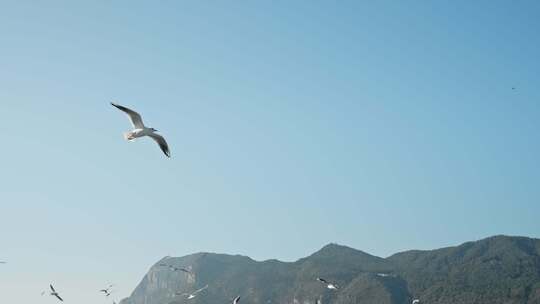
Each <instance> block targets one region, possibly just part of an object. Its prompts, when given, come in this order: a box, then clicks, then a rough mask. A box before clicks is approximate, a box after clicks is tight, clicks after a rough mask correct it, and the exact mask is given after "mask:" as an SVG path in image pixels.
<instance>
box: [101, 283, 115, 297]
mask: <svg viewBox="0 0 540 304" xmlns="http://www.w3.org/2000/svg"><path fill="white" fill-rule="evenodd" d="M113 286H114V285H113V284H110V285H109V286H108V287H107V288H105V289H101V290H100V291H99V292H103V293H104V294H105V296H106V297H108V296H110V295H111V293H112V291H111V288H113Z"/></svg>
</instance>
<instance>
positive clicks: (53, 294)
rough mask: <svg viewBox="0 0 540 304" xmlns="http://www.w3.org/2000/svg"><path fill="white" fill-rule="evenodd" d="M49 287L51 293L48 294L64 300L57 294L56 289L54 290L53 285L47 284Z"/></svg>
mask: <svg viewBox="0 0 540 304" xmlns="http://www.w3.org/2000/svg"><path fill="white" fill-rule="evenodd" d="M49 286H50V287H51V293H50V295H51V296H55V297H56V298H57V299H58V300H60V301H62V302H64V300H63V299H62V298H61V297H60V295H59V294H58V292H57V291H56V290H54V287H53V286H52V284H51V285H49Z"/></svg>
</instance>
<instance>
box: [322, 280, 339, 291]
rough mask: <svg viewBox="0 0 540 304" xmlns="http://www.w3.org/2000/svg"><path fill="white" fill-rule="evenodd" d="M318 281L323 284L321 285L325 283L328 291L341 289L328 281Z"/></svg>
mask: <svg viewBox="0 0 540 304" xmlns="http://www.w3.org/2000/svg"><path fill="white" fill-rule="evenodd" d="M317 281H319V282H321V283H324V284H325V285H326V288H328V289H332V290H338V289H339V286H338V285H337V284H335V283H330V282H328V281H327V280H325V279H323V278H317Z"/></svg>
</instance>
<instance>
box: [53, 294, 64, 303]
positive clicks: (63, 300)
mask: <svg viewBox="0 0 540 304" xmlns="http://www.w3.org/2000/svg"><path fill="white" fill-rule="evenodd" d="M54 296H55V297H57V298H58V300H60V301H62V302H64V300H62V298H60V296H59V295H57V294H55V295H54Z"/></svg>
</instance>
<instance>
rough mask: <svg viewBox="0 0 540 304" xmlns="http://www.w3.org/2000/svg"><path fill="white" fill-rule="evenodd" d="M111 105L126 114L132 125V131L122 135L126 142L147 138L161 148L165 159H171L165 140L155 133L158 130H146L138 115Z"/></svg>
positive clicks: (119, 106) (116, 105)
mask: <svg viewBox="0 0 540 304" xmlns="http://www.w3.org/2000/svg"><path fill="white" fill-rule="evenodd" d="M111 105H113V106H114V107H116V108H117V109H118V110H120V111H122V112H124V113H126V114H127V116H128V118H129V120H130V121H131V124H132V125H133V130H131V131H129V132H126V133H124V138H125V139H126V140H128V141H133V140H135V139H137V138H139V137H143V136H149V137H151V138H152V139H153V140H154V141H155V142H156V143H157V144H158V145H159V147H160V148H161V151H163V153H165V155H166V156H167V157H171V152H170V151H169V145H167V142H166V141H165V138H164V137H163V136H161V135H159V134H157V133H155V132H157V131H158V130H156V129H154V128H147V127H146V126H145V125H144V123H143V121H142V117H141V115H140V114H139V113H137V112H135V111H133V110H131V109H128V108H126V107H124V106H121V105H118V104H115V103H112V102H111Z"/></svg>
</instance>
